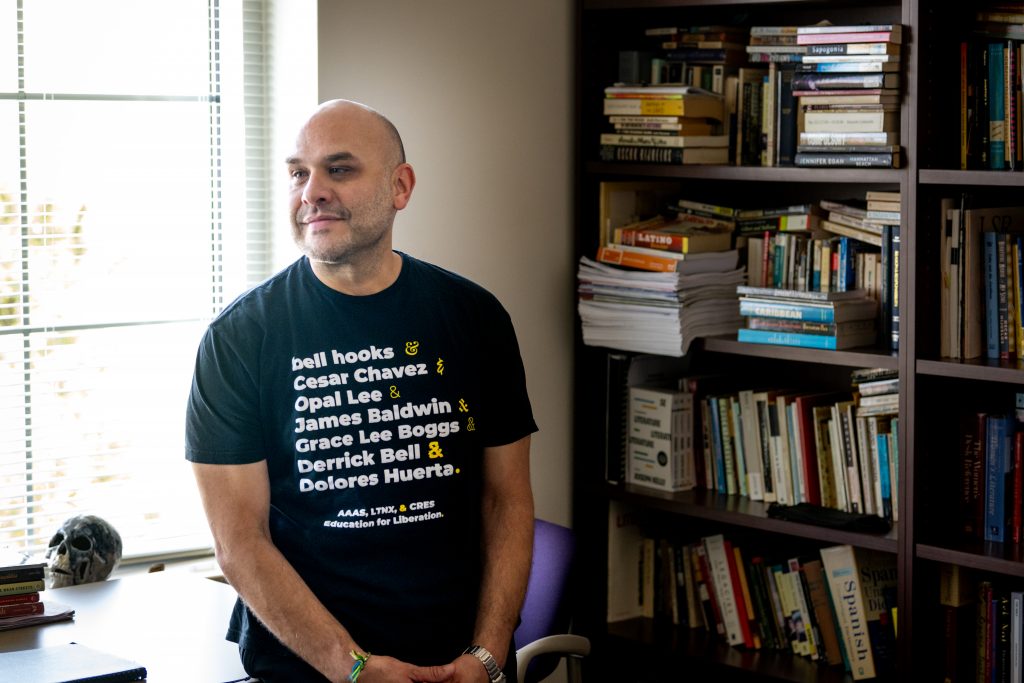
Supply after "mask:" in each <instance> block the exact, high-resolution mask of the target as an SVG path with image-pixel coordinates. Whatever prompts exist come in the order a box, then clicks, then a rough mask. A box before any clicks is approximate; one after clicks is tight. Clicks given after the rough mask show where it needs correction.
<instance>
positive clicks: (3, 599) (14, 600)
mask: <svg viewBox="0 0 1024 683" xmlns="http://www.w3.org/2000/svg"><path fill="white" fill-rule="evenodd" d="M39 599H40V598H39V592H38V591H37V592H34V593H18V594H16V595H0V605H21V604H23V603H26V602H39Z"/></svg>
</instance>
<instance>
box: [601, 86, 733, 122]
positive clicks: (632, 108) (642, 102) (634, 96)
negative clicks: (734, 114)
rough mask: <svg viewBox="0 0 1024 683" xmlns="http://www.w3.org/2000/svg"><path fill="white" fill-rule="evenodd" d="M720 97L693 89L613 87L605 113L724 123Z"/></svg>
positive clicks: (607, 93) (606, 92)
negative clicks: (688, 117) (703, 119)
mask: <svg viewBox="0 0 1024 683" xmlns="http://www.w3.org/2000/svg"><path fill="white" fill-rule="evenodd" d="M723 106H724V101H723V99H722V97H721V96H720V95H716V94H714V93H712V92H708V91H704V90H701V89H700V88H693V87H690V86H609V87H607V88H605V100H604V113H605V114H606V115H631V116H637V115H642V116H690V117H694V118H710V119H715V120H718V121H721V120H723V118H724V111H723Z"/></svg>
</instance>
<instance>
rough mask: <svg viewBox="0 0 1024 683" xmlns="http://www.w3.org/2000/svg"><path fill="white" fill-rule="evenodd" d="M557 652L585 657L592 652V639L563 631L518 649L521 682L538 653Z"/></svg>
mask: <svg viewBox="0 0 1024 683" xmlns="http://www.w3.org/2000/svg"><path fill="white" fill-rule="evenodd" d="M546 654H557V655H563V656H564V655H568V656H576V657H585V656H586V655H589V654H590V640H588V639H587V638H584V637H583V636H577V635H573V634H570V633H561V634H558V635H554V636H545V637H543V638H538V639H537V640H535V641H533V642H532V643H527V644H526V645H523V646H522V647H521V648H519V649H518V650H516V675H517V676H518V677H519V681H520V683H522V681H525V680H526V668H527V667H528V666H529V665H530V661H531V660H532V659H533V658H534V657H537V656H538V655H546Z"/></svg>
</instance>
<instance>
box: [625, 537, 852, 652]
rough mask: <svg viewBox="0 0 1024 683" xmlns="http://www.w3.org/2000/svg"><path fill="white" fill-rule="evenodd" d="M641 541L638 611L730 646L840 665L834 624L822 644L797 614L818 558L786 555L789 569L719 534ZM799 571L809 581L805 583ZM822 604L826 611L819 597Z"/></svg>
mask: <svg viewBox="0 0 1024 683" xmlns="http://www.w3.org/2000/svg"><path fill="white" fill-rule="evenodd" d="M641 544H642V547H641V550H640V553H639V556H640V562H641V567H640V577H641V585H642V588H641V596H640V601H641V604H642V611H643V614H644V616H647V617H649V618H655V619H658V618H661V619H665V620H670V621H671V622H672V623H673V624H676V625H681V626H688V627H690V628H699V629H704V630H706V631H708V632H709V633H712V634H714V635H715V636H717V637H721V638H723V639H724V640H726V642H728V643H729V644H730V645H734V646H739V647H744V648H748V649H751V650H760V649H768V650H786V651H791V652H793V653H795V654H798V655H803V656H808V657H810V658H812V659H815V660H818V659H821V660H823V661H824V662H825V663H828V664H832V665H840V664H842V662H843V659H842V654H841V650H840V645H839V642H838V639H837V638H835V630H834V628H833V629H831V630H830V631H829V634H830V636H831V638H832V639H831V640H830V642H829V646H828V647H827V648H826V647H825V643H824V642H823V641H822V638H821V636H817V637H815V636H816V633H815V631H817V630H818V629H817V619H816V617H815V615H811V614H807V616H806V617H805V616H804V614H803V612H802V610H807V611H808V612H809V611H810V606H811V604H812V602H811V599H810V590H811V585H812V582H813V581H817V582H819V583H817V584H815V586H816V589H817V590H820V589H821V588H822V585H821V584H820V581H821V562H820V560H817V559H815V560H811V561H809V562H807V563H805V564H804V565H803V566H801V565H800V564H799V563H798V561H796V560H794V561H793V562H797V564H796V567H795V568H794V567H793V562H779V563H769V562H767V561H766V560H765V558H764V557H762V556H759V555H758V556H754V557H751V558H750V559H749V560H748V559H747V558H746V557H745V556H744V553H743V551H742V550H741V549H740V547H739V546H736V545H733V544H732V543H731V542H730V541H729V540H727V539H725V538H724V537H723V536H721V535H715V536H710V537H705V538H702V539H700V540H698V541H696V542H692V543H680V542H676V541H671V540H668V539H665V538H651V537H646V538H644V539H642V541H641ZM807 564H811V567H810V569H809V570H807V569H806V565H807ZM804 571H807V573H808V574H810V575H811V576H812V577H816V578H812V579H810V580H809V579H808V576H806V575H804V574H803V572H804ZM798 600H799V601H800V603H801V604H800V606H799V607H798V606H797V601H798ZM820 602H821V601H820V596H819V604H820ZM824 606H825V607H826V609H830V606H829V604H828V603H827V602H825V603H824ZM830 621H831V619H830ZM833 624H834V622H833Z"/></svg>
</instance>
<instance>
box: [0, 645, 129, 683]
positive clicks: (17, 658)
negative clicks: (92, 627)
mask: <svg viewBox="0 0 1024 683" xmlns="http://www.w3.org/2000/svg"><path fill="white" fill-rule="evenodd" d="M0 671H3V676H2V678H3V681H4V683H84V682H86V681H88V682H90V683H92V682H93V681H96V682H97V683H99V682H100V681H104V682H109V683H119V682H120V681H144V680H146V667H144V666H142V665H140V664H139V663H138V662H133V661H131V660H129V659H124V658H122V657H118V656H116V655H112V654H108V653H106V652H101V651H99V650H94V649H92V648H90V647H86V646H85V645H79V644H77V643H70V644H68V645H54V646H52V647H41V648H38V649H35V650H19V651H18V652H3V653H0Z"/></svg>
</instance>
